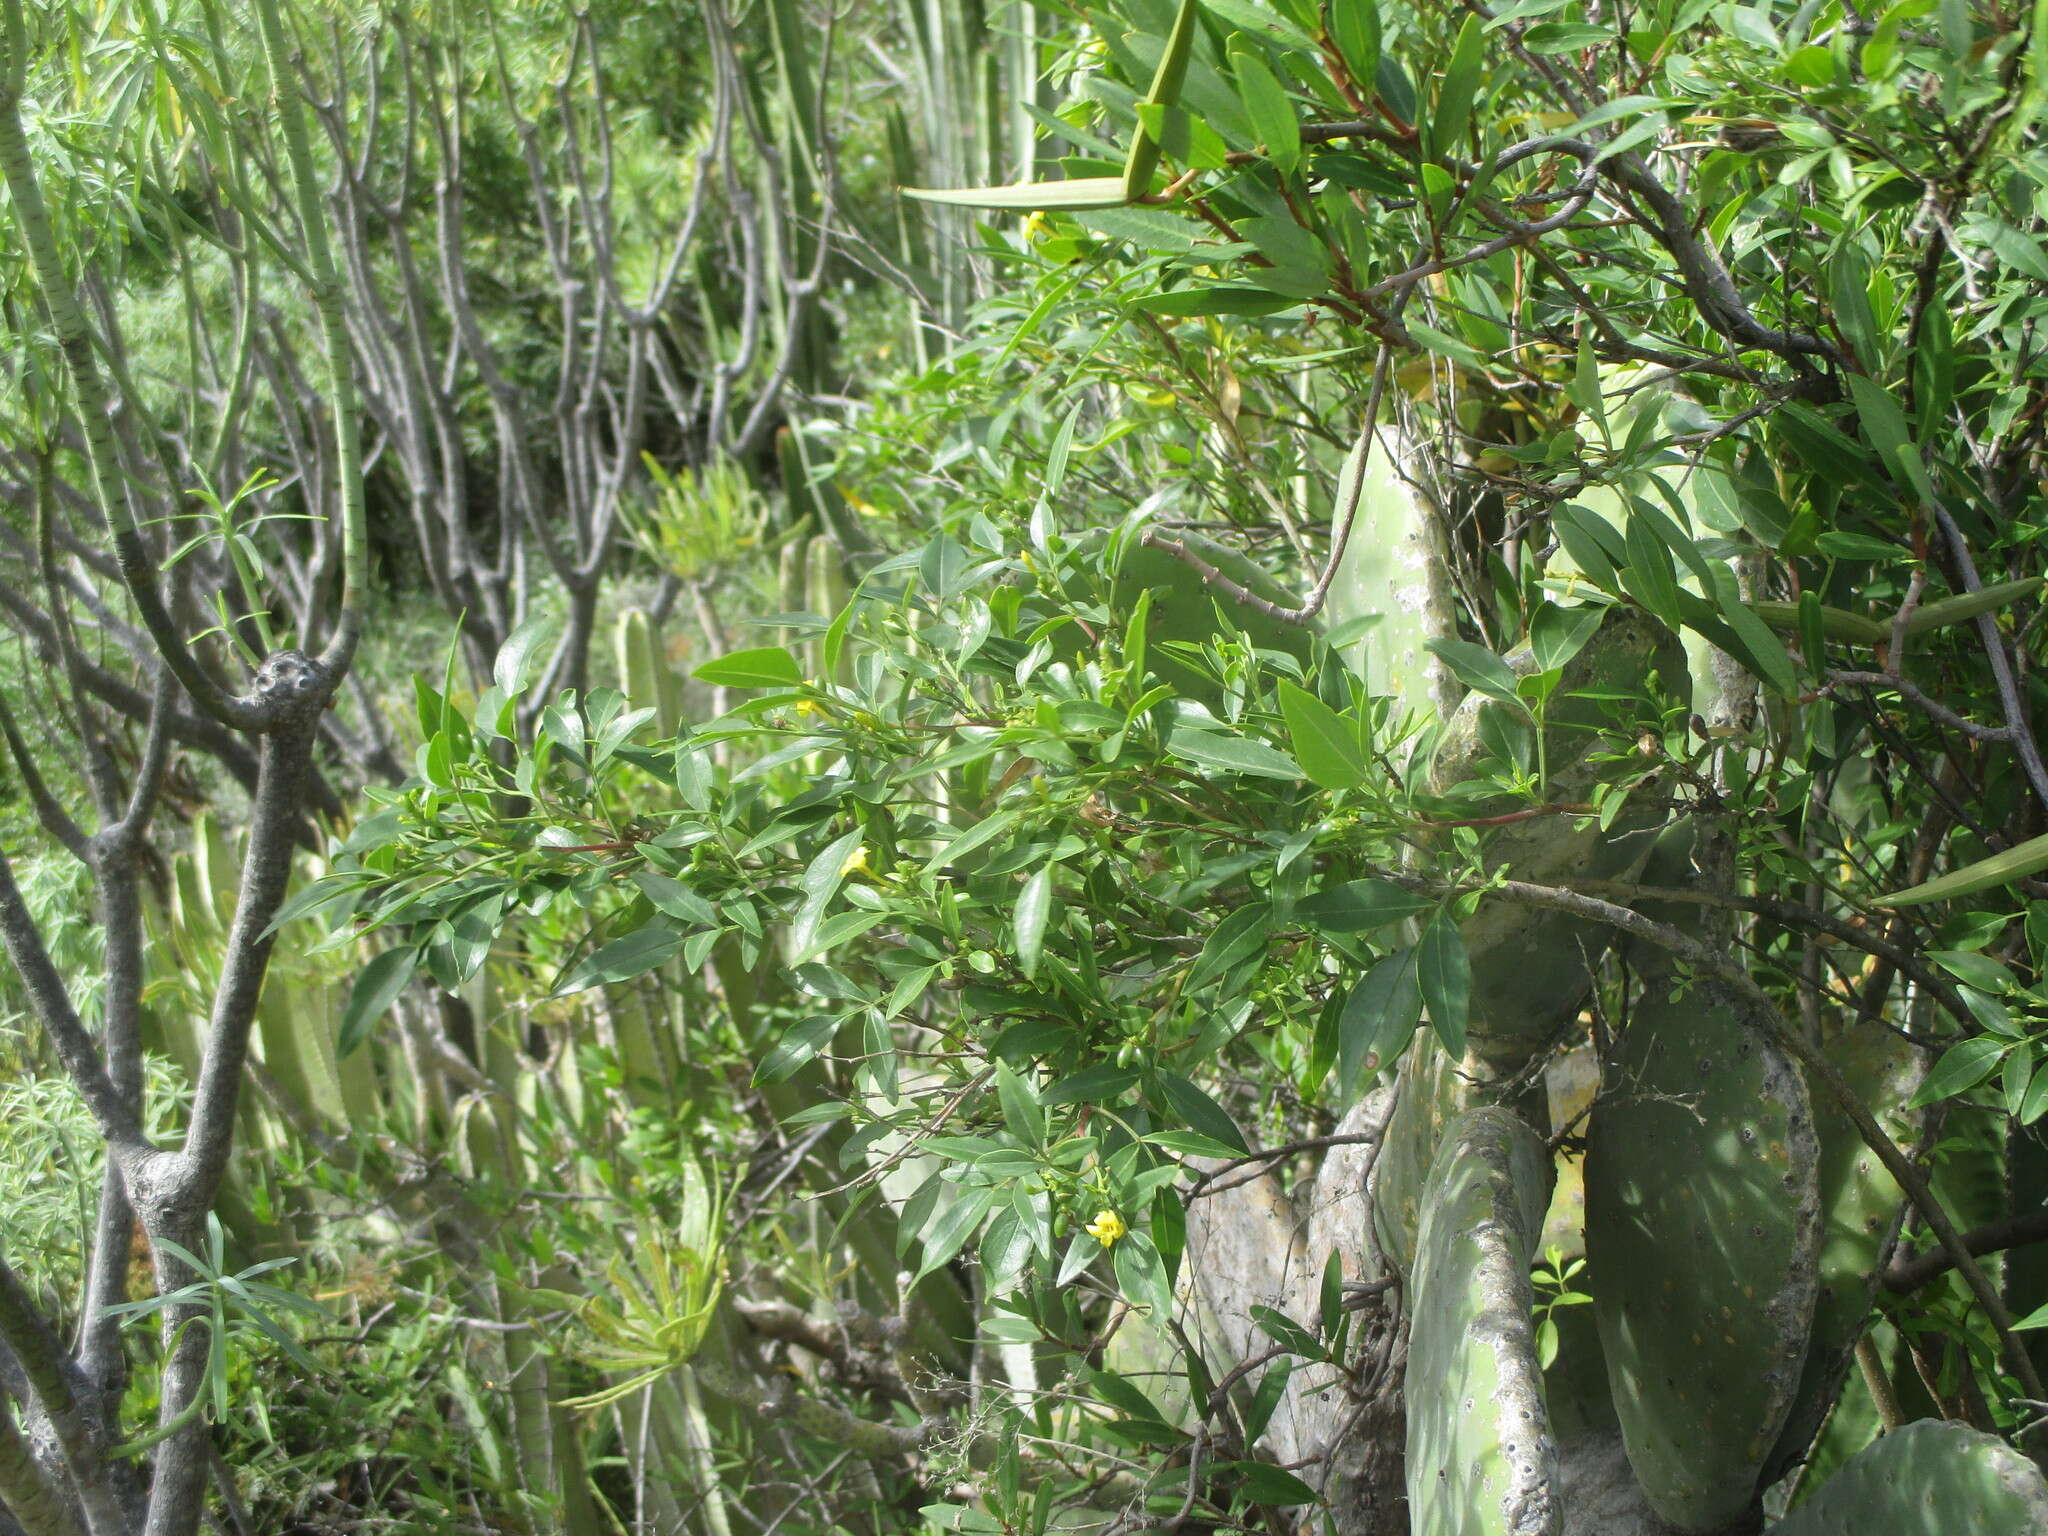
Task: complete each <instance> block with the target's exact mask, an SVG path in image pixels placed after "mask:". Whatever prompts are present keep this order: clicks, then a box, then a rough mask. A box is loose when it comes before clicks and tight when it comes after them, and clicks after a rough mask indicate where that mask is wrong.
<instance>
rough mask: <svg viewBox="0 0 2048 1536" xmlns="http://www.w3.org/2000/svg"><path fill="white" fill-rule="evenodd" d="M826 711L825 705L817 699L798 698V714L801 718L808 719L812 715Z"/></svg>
mask: <svg viewBox="0 0 2048 1536" xmlns="http://www.w3.org/2000/svg"><path fill="white" fill-rule="evenodd" d="M824 713H825V706H824V705H822V704H820V703H819V702H818V701H817V700H816V699H798V700H797V701H796V716H797V718H798V719H799V720H808V719H809V718H810V717H811V716H812V715H822V714H824Z"/></svg>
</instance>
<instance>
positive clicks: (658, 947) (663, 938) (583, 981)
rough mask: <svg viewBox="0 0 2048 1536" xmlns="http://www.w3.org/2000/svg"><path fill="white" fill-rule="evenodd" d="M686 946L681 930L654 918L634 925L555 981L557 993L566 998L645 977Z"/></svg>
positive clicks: (558, 995) (555, 992)
mask: <svg viewBox="0 0 2048 1536" xmlns="http://www.w3.org/2000/svg"><path fill="white" fill-rule="evenodd" d="M682 947H683V935H682V933H681V931H680V930H678V929H676V928H672V927H670V926H669V925H668V924H667V923H665V922H661V921H655V922H651V923H648V924H647V925H646V926H645V927H642V928H635V929H634V930H633V931H632V932H631V933H629V934H626V935H625V936H624V937H623V938H617V939H613V940H612V941H611V942H610V943H609V944H602V945H599V946H598V947H597V949H595V950H593V951H592V952H591V953H590V954H588V955H586V956H585V957H584V958H583V960H582V962H581V963H580V964H578V965H577V966H576V967H575V968H574V969H572V970H571V971H570V972H569V974H568V975H566V976H564V977H563V978H562V979H561V980H560V981H559V982H557V983H556V984H555V990H554V995H555V996H556V997H566V996H568V995H569V994H570V993H571V992H581V991H584V990H585V989H586V988H589V987H602V986H609V985H611V984H612V983H614V982H620V981H631V980H632V979H633V978H634V977H635V976H644V975H645V974H646V973H647V972H649V971H651V970H653V969H654V968H655V967H656V966H657V965H660V964H662V963H663V962H664V961H666V960H669V959H672V958H673V957H674V956H675V954H676V952H677V951H678V950H680V949H681V948H682Z"/></svg>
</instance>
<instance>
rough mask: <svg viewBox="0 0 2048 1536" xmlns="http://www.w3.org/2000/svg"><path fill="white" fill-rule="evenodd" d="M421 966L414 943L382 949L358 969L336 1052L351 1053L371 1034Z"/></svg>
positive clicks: (343, 1015)
mask: <svg viewBox="0 0 2048 1536" xmlns="http://www.w3.org/2000/svg"><path fill="white" fill-rule="evenodd" d="M417 967H418V956H417V955H416V953H415V952H414V950H413V949H412V947H411V946H410V945H400V946H399V947H398V948H396V949H386V950H381V951H379V952H378V953H377V954H375V955H372V956H371V957H370V960H369V963H368V964H366V965H365V966H364V967H363V968H362V969H361V970H360V971H358V972H356V976H355V980H354V981H353V982H351V983H350V984H349V989H348V1002H347V1003H346V1004H344V1005H343V1007H342V1010H341V1025H340V1028H339V1030H338V1031H337V1032H336V1034H335V1039H334V1054H335V1055H336V1056H347V1055H349V1054H350V1053H351V1052H352V1051H354V1050H355V1048H356V1047H357V1046H359V1045H361V1044H362V1043H363V1042H364V1041H365V1040H367V1039H368V1038H369V1036H370V1031H371V1029H372V1028H373V1027H375V1025H376V1023H377V1021H378V1020H379V1019H381V1018H383V1017H384V1015H385V1014H387V1013H389V1012H390V1011H391V1005H392V1004H394V1003H396V1002H397V1001H398V998H399V995H400V994H401V993H402V992H404V991H405V988H406V984H407V983H408V982H410V981H411V980H412V978H413V972H414V971H415V969H417Z"/></svg>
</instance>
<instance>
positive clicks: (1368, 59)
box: [1324, 0, 1380, 91]
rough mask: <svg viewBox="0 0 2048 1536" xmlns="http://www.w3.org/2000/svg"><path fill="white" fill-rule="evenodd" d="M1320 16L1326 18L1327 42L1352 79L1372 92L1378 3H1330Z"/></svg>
mask: <svg viewBox="0 0 2048 1536" xmlns="http://www.w3.org/2000/svg"><path fill="white" fill-rule="evenodd" d="M1324 14H1325V15H1326V16H1328V17H1329V23H1330V41H1331V42H1333V43H1335V44H1336V45H1337V52H1338V54H1339V55H1340V56H1342V58H1343V60H1344V67H1345V68H1346V69H1348V70H1350V71H1351V78H1352V80H1354V81H1355V82H1356V83H1357V84H1358V85H1360V86H1361V87H1363V88H1364V89H1365V90H1368V91H1370V90H1373V89H1374V84H1373V82H1374V79H1375V78H1376V77H1377V76H1378V74H1379V71H1380V8H1379V4H1378V0H1330V3H1329V5H1328V6H1327V7H1325V9H1324Z"/></svg>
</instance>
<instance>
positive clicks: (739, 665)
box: [690, 645, 804, 688]
mask: <svg viewBox="0 0 2048 1536" xmlns="http://www.w3.org/2000/svg"><path fill="white" fill-rule="evenodd" d="M690 675H691V676H692V677H694V678H696V679H697V680H698V681H699V682H702V683H710V684H711V685H712V686H713V687H715V688H794V687H796V686H797V685H798V684H799V683H801V682H802V681H803V680H804V675H803V673H802V671H801V670H799V669H798V667H797V664H796V658H795V657H794V656H792V655H790V653H789V652H788V651H787V650H785V649H784V648H783V647H782V646H779V645H764V646H760V647H757V648H756V649H754V650H750V651H734V652H732V653H731V654H730V655H726V656H719V657H717V658H715V659H713V660H711V661H707V662H705V663H704V665H703V666H701V667H699V668H697V670H696V671H694V672H692V673H691V674H690Z"/></svg>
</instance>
